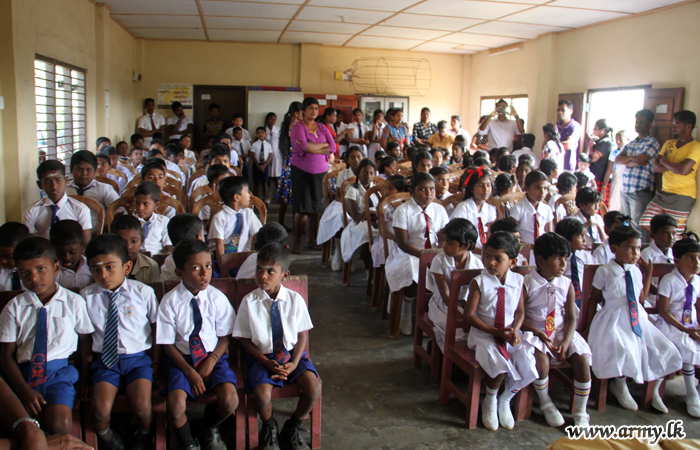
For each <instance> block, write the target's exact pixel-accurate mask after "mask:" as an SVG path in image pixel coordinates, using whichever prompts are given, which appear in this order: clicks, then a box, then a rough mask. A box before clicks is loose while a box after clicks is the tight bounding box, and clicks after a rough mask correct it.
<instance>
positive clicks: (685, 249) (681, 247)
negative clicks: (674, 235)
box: [673, 237, 700, 259]
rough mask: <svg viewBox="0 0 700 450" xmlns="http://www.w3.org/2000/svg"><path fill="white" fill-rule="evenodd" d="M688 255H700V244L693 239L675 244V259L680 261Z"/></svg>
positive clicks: (682, 240)
mask: <svg viewBox="0 0 700 450" xmlns="http://www.w3.org/2000/svg"><path fill="white" fill-rule="evenodd" d="M686 253H700V242H698V241H696V240H695V239H692V238H689V237H687V238H683V239H680V240H678V241H676V243H675V244H673V257H674V258H676V259H680V258H682V257H683V255H685V254H686Z"/></svg>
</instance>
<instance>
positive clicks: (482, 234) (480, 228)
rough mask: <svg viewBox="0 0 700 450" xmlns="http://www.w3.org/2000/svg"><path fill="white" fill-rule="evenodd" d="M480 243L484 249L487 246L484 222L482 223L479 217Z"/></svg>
mask: <svg viewBox="0 0 700 450" xmlns="http://www.w3.org/2000/svg"><path fill="white" fill-rule="evenodd" d="M479 241H480V242H481V246H482V247H483V246H484V245H486V233H484V222H482V221H481V217H479Z"/></svg>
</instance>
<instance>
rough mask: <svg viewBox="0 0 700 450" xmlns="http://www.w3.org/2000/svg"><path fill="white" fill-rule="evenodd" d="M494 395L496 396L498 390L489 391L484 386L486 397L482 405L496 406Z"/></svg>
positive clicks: (488, 388) (489, 389)
mask: <svg viewBox="0 0 700 450" xmlns="http://www.w3.org/2000/svg"><path fill="white" fill-rule="evenodd" d="M496 395H498V388H496V389H491V388H490V387H488V386H486V397H484V405H488V406H493V407H495V406H496Z"/></svg>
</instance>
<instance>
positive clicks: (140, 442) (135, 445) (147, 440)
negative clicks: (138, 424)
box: [131, 430, 153, 450]
mask: <svg viewBox="0 0 700 450" xmlns="http://www.w3.org/2000/svg"><path fill="white" fill-rule="evenodd" d="M152 448H153V431H152V430H151V431H149V432H148V433H146V434H143V433H139V432H138V431H137V432H136V435H134V437H133V438H132V439H131V450H151V449H152Z"/></svg>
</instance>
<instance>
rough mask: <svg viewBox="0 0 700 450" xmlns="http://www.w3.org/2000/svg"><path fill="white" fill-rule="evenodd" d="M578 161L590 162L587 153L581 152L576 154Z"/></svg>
mask: <svg viewBox="0 0 700 450" xmlns="http://www.w3.org/2000/svg"><path fill="white" fill-rule="evenodd" d="M578 162H582V163H588V164H590V163H591V158H589V157H588V155H587V154H585V153H581V154H580V155H578Z"/></svg>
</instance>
